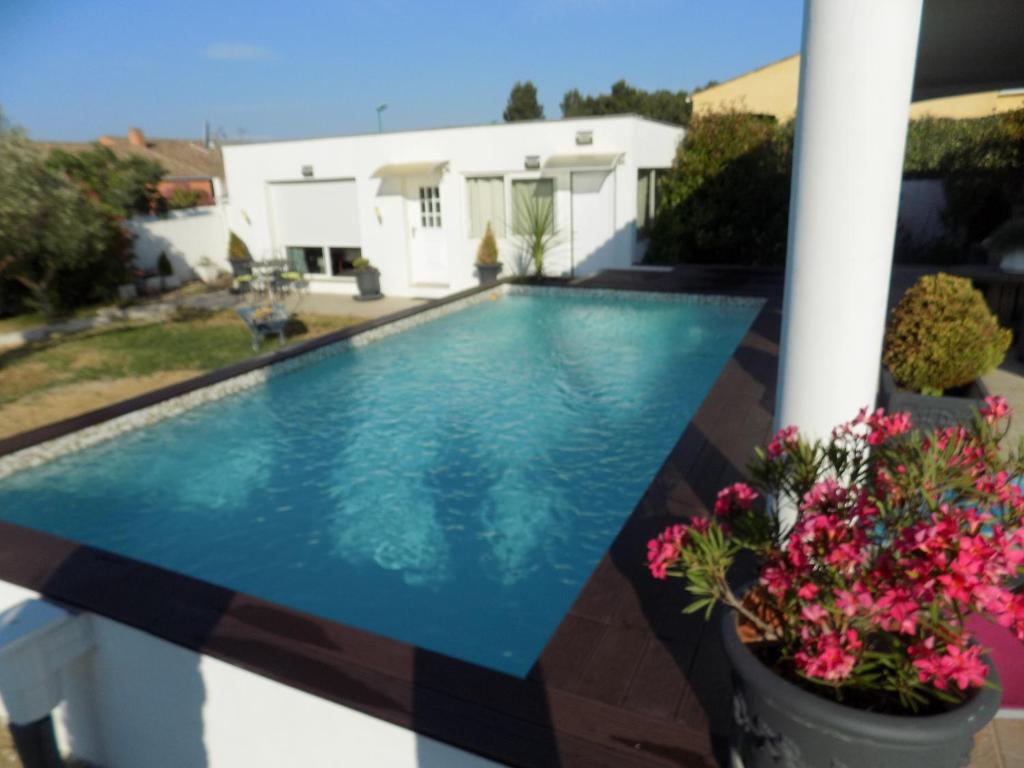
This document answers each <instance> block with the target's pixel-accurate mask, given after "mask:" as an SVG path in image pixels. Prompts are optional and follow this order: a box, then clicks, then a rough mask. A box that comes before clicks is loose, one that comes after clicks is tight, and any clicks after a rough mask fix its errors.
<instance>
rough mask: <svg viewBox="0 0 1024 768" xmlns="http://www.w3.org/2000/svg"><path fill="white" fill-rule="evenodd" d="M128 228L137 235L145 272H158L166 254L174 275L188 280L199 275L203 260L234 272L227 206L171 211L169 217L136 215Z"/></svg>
mask: <svg viewBox="0 0 1024 768" xmlns="http://www.w3.org/2000/svg"><path fill="white" fill-rule="evenodd" d="M127 225H128V229H129V230H130V231H131V233H132V234H133V235H134V236H135V242H134V244H133V248H134V251H135V260H134V261H135V265H136V266H138V267H140V268H142V269H151V270H155V269H156V263H157V259H159V258H160V253H161V251H162V252H164V253H166V254H167V258H168V259H170V261H171V266H172V267H173V268H174V274H175V275H176V276H177V277H180V278H182V279H184V280H189V279H192V278H193V277H195V276H196V275H195V268H196V267H197V266H198V265H199V262H200V261H201V260H202V259H203V257H207V258H209V259H210V261H211V262H213V265H214V266H215V267H216V268H217V269H218V270H220V271H224V272H231V265H230V264H229V263H228V229H227V217H226V215H225V211H224V206H223V205H209V206H202V207H199V208H189V209H186V210H182V211H170V212H168V213H167V215H165V216H136V217H134V218H132V219H130V220H129V221H128V222H127Z"/></svg>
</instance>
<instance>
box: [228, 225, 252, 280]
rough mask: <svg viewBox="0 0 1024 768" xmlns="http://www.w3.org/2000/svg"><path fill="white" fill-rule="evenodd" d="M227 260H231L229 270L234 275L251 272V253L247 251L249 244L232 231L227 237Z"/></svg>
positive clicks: (249, 273)
mask: <svg viewBox="0 0 1024 768" xmlns="http://www.w3.org/2000/svg"><path fill="white" fill-rule="evenodd" d="M228 261H229V262H231V271H232V273H233V274H234V276H235V277H239V276H241V275H251V274H252V255H251V254H250V253H249V246H247V245H246V244H245V241H244V240H242V238H240V237H239V236H238V235H236V234H235V233H234V232H232V233H231V237H230V238H229V239H228Z"/></svg>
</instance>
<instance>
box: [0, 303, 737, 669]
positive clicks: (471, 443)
mask: <svg viewBox="0 0 1024 768" xmlns="http://www.w3.org/2000/svg"><path fill="white" fill-rule="evenodd" d="M756 312H757V307H756V306H737V305H727V306H722V305H712V304H703V303H695V302H688V301H659V300H648V299H638V300H633V299H622V298H614V299H609V298H600V297H595V296H587V295H577V294H575V293H573V294H572V295H567V296H552V295H549V294H538V295H530V296H506V297H503V298H500V299H498V300H497V301H494V302H485V303H483V304H478V305H475V306H472V307H469V308H466V309H464V310H461V311H459V312H456V313H453V314H451V315H448V316H445V317H442V318H439V319H437V320H433V321H430V322H428V323H425V324H423V325H420V326H417V327H415V328H413V329H411V330H408V331H405V332H402V333H398V334H395V335H393V336H390V337H387V338H384V339H381V340H380V341H377V342H374V343H371V344H368V345H366V346H364V347H360V348H354V349H350V350H346V351H343V352H341V353H340V354H338V355H336V356H334V357H331V358H328V359H326V360H323V361H321V362H318V363H314V364H311V365H309V366H306V367H303V368H300V369H298V370H294V371H292V372H289V373H286V374H282V375H279V376H276V377H274V378H272V379H270V380H269V381H268V382H267V383H266V384H264V385H260V386H259V387H257V388H255V389H252V390H249V391H247V392H244V393H242V394H240V395H236V396H232V397H229V398H226V399H223V400H219V401H217V402H215V403H212V404H209V405H207V406H204V407H201V408H196V409H194V410H192V411H189V412H186V413H185V414H183V415H180V416H177V417H175V418H171V419H168V420H165V421H162V422H160V423H158V424H156V425H154V426H151V427H148V428H146V429H141V430H137V431H134V432H130V433H127V434H126V435H124V436H122V437H119V438H117V439H115V440H111V441H108V442H106V443H102V444H99V445H97V446H94V447H92V448H89V449H86V450H83V451H80V452H78V453H75V454H71V455H68V456H65V457H63V458H61V459H58V460H55V461H53V462H51V463H49V464H47V465H44V466H41V467H38V468H35V469H32V470H28V471H24V472H21V473H18V474H16V475H12V476H10V477H8V478H7V479H5V480H0V518H2V519H4V520H7V521H10V522H14V523H19V524H22V525H26V526H29V527H32V528H36V529H41V530H44V531H48V532H51V533H54V534H57V535H59V536H64V537H67V538H70V539H73V540H76V541H79V542H84V543H87V544H91V545H94V546H97V547H101V548H104V549H107V550H111V551H114V552H118V553H120V554H123V555H127V556H130V557H134V558H138V559H140V560H144V561H148V562H150V563H154V564H157V565H160V566H164V567H166V568H170V569H174V570H176V571H179V572H182V573H186V574H189V575H191V576H195V577H198V578H201V579H205V580H207V581H210V582H214V583H216V584H221V585H223V586H226V587H230V588H233V589H237V590H240V591H244V592H248V593H250V594H253V595H257V596H260V597H263V598H266V599H269V600H273V601H276V602H279V603H283V604H286V605H289V606H292V607H293V608H297V609H300V610H303V611H308V612H310V613H313V614H318V615H320V616H324V617H327V618H330V619H334V620H337V621H340V622H343V623H345V624H349V625H353V626H357V627H361V628H363V629H366V630H370V631H372V632H378V633H381V634H384V635H388V636H390V637H394V638H398V639H400V640H404V641H407V642H410V643H414V644H416V645H419V646H422V647H425V648H430V649H432V650H436V651H440V652H443V653H446V654H449V655H452V656H456V657H459V658H462V659H465V660H468V661H472V662H476V663H479V664H483V665H486V666H489V667H493V668H496V669H499V670H502V671H505V672H508V673H510V674H514V675H525V674H526V672H527V671H528V670H529V668H530V666H531V664H532V663H533V662H534V660H535V659H536V658H537V656H538V655H539V653H540V651H541V650H542V648H543V646H544V644H545V642H546V641H547V639H548V638H549V636H550V635H551V633H552V632H553V631H554V629H555V628H556V627H557V625H558V623H559V622H560V621H561V619H562V617H563V616H564V614H565V612H566V611H567V610H568V608H569V606H570V604H571V603H572V601H573V599H574V598H575V597H576V595H577V593H578V591H579V590H580V588H581V586H582V585H583V583H584V582H585V581H586V580H587V578H588V576H589V575H590V573H591V571H592V570H593V568H594V567H595V566H596V564H597V562H598V561H599V559H600V558H601V556H602V554H603V553H604V552H605V550H606V549H607V548H608V546H609V544H610V543H611V540H612V539H613V538H614V537H615V535H616V533H617V532H618V530H619V528H620V527H621V526H622V523H623V522H624V521H625V519H626V517H627V516H628V515H629V514H630V512H631V511H632V510H633V507H634V506H635V504H636V502H637V501H638V500H639V498H640V496H641V495H642V494H643V492H644V490H645V489H646V487H647V486H648V485H649V483H650V482H651V480H652V479H653V477H654V475H655V473H656V472H657V470H658V468H659V467H660V465H661V463H662V462H663V460H664V459H665V457H666V456H667V455H668V453H669V451H670V450H671V448H672V446H673V445H674V443H675V442H676V440H677V439H678V438H679V435H680V433H681V432H682V431H683V429H684V427H685V426H686V424H687V422H688V421H689V419H690V418H691V416H692V415H693V413H694V412H695V410H696V409H697V407H698V405H699V404H700V402H701V400H702V399H703V398H704V396H705V394H706V393H707V391H708V389H709V388H710V387H711V385H712V383H713V382H714V380H715V378H716V377H717V376H718V373H719V372H720V370H721V368H722V367H723V365H724V364H725V362H726V360H727V359H728V358H729V357H730V355H731V354H732V352H733V350H734V349H735V347H736V345H737V344H738V342H739V340H740V338H741V337H742V336H743V334H744V332H745V331H746V329H747V327H748V326H749V324H750V322H751V321H752V320H753V317H754V315H755V314H756ZM642 556H643V553H640V552H638V553H637V557H638V558H641V557H642Z"/></svg>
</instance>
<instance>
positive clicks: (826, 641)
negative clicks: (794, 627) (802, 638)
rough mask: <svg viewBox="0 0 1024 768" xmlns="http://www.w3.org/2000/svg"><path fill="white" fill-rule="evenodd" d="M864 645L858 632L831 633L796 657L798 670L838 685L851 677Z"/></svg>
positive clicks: (799, 652)
mask: <svg viewBox="0 0 1024 768" xmlns="http://www.w3.org/2000/svg"><path fill="white" fill-rule="evenodd" d="M862 646H863V643H862V642H861V640H860V637H859V636H858V634H857V631H856V630H853V629H850V630H847V631H846V632H829V633H827V634H824V635H822V636H821V637H819V638H818V639H817V640H816V641H815V642H814V643H812V644H810V645H809V646H808V647H806V648H803V649H801V650H800V651H798V652H797V653H796V655H795V656H794V661H795V662H796V665H797V668H798V669H800V670H801V671H802V672H803V673H804V674H805V675H807V676H808V677H816V678H818V679H819V680H826V681H828V682H834V683H838V682H841V681H843V680H845V679H846V678H848V677H849V676H850V673H851V672H853V668H854V666H855V665H856V663H857V656H856V653H857V652H858V651H860V649H861V647H862Z"/></svg>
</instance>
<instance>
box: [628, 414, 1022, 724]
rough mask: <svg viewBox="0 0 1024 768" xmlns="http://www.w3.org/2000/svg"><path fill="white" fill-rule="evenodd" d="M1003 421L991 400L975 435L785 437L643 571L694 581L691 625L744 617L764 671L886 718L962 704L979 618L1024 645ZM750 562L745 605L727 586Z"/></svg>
mask: <svg viewBox="0 0 1024 768" xmlns="http://www.w3.org/2000/svg"><path fill="white" fill-rule="evenodd" d="M1009 418H1010V410H1009V408H1008V407H1007V405H1006V401H1005V400H1004V399H1003V398H1001V397H990V398H987V400H986V402H985V405H984V406H983V407H982V408H981V411H980V413H979V416H978V418H977V419H976V420H975V423H974V425H973V426H972V427H970V428H967V427H950V428H947V429H941V430H936V431H934V432H930V433H925V434H922V433H920V432H918V431H915V430H914V429H913V426H912V424H911V421H910V417H909V415H908V414H905V413H893V414H886V413H885V412H884V411H882V410H878V411H876V412H875V413H868V412H867V411H866V410H863V411H861V413H860V414H859V415H858V416H857V417H856V418H855V419H854V420H853V421H851V422H848V423H846V424H843V425H841V426H839V427H837V428H836V429H835V430H834V431H833V433H832V436H831V439H830V440H828V441H816V442H814V443H809V442H808V441H806V440H805V439H803V438H802V437H801V436H800V435H799V434H798V432H797V430H796V429H794V428H792V427H790V428H787V429H783V430H782V431H780V432H779V433H778V434H777V435H776V436H775V437H774V438H773V439H772V441H771V442H770V443H769V445H768V446H767V449H765V450H762V449H758V450H757V451H756V458H755V459H754V461H753V462H752V464H751V467H750V470H751V477H752V478H753V480H752V482H751V484H749V485H748V484H745V483H736V484H734V485H731V486H729V487H728V488H724V489H723V490H722V491H720V492H719V494H718V498H717V500H716V502H715V506H714V516H713V517H712V518H710V519H705V518H694V519H692V520H690V521H688V522H686V523H680V524H677V525H673V526H671V527H669V528H668V529H666V530H665V531H664V532H663V533H662V534H661V535H660V536H658V537H657V538H656V539H653V540H652V541H651V542H650V543H649V544H648V551H647V562H648V567H649V568H650V571H651V574H652V575H653V576H654V577H655V578H657V579H665V578H667V577H669V576H678V577H682V578H684V579H685V580H686V581H687V590H688V592H689V593H690V594H691V596H692V599H691V602H690V603H689V605H688V606H687V608H686V610H687V611H688V612H692V611H699V610H706V612H707V614H708V615H709V616H710V613H711V609H712V608H713V607H714V606H715V605H716V604H717V603H719V602H722V603H725V604H727V605H729V606H732V607H733V608H735V609H736V611H737V612H738V613H739V615H740V622H741V626H742V628H743V629H744V630H745V631H746V632H748V633H750V632H752V633H754V634H755V635H756V638H757V640H758V642H757V644H756V645H755V646H753V649H754V650H755V652H756V653H757V654H758V655H759V657H760V658H762V660H764V661H765V662H766V663H768V664H769V665H771V666H772V667H773V668H774V669H775V670H776V671H777V672H779V673H780V674H782V675H783V676H785V677H787V678H789V679H791V680H793V681H794V682H797V683H799V684H802V685H804V686H805V687H810V688H812V689H813V690H815V691H816V692H818V693H821V694H822V695H826V696H829V697H830V698H833V699H836V700H840V701H844V700H845V701H847V702H848V703H852V704H854V705H856V706H861V707H865V708H868V709H873V710H876V711H886V712H918V711H921V710H922V709H924V710H928V711H934V710H935V709H937V708H941V707H946V706H951V705H955V704H956V703H958V702H960V701H962V700H963V699H964V698H965V697H966V696H967V695H969V694H970V692H971V691H972V690H973V689H975V688H978V687H980V686H982V685H984V684H985V681H986V675H987V673H988V665H987V663H986V661H985V659H984V657H983V655H982V649H981V648H980V647H979V646H977V645H975V644H973V643H972V638H971V636H970V634H969V632H968V631H967V629H966V625H965V622H966V620H967V618H968V617H969V616H970V615H971V614H980V615H982V616H984V617H986V618H988V619H989V620H991V621H993V622H996V623H997V624H999V625H1000V626H1003V627H1007V628H1008V629H1009V630H1010V631H1012V632H1013V633H1014V634H1015V635H1016V636H1017V638H1018V639H1020V640H1022V641H1024V594H1015V593H1014V592H1013V591H1012V590H1011V588H1010V587H1011V586H1012V583H1013V581H1014V580H1016V579H1019V578H1020V576H1021V575H1022V574H1024V528H1022V526H1021V520H1022V516H1024V496H1022V494H1021V490H1020V488H1019V487H1018V486H1017V485H1016V484H1015V483H1014V482H1012V478H1014V477H1017V476H1020V475H1022V474H1024V461H1022V459H1021V451H1020V450H1018V451H1017V452H1015V453H1007V452H1001V451H1000V445H999V443H1000V440H1001V439H1002V438H1003V437H1004V436H1005V434H1006V430H1007V427H1008V424H1009ZM780 511H781V512H780ZM744 551H746V552H750V553H752V554H753V555H754V557H755V558H756V562H757V564H758V578H757V580H756V582H755V583H754V584H753V586H752V587H751V588H750V589H749V590H748V591H747V593H746V594H745V595H744V596H743V598H742V599H741V598H740V597H738V596H737V595H736V594H735V593H734V592H733V591H732V589H731V588H730V586H729V583H728V581H727V579H726V576H727V572H728V570H729V568H730V566H731V565H732V564H733V562H734V561H735V559H736V557H737V556H738V555H739V554H740V553H741V552H744Z"/></svg>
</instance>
